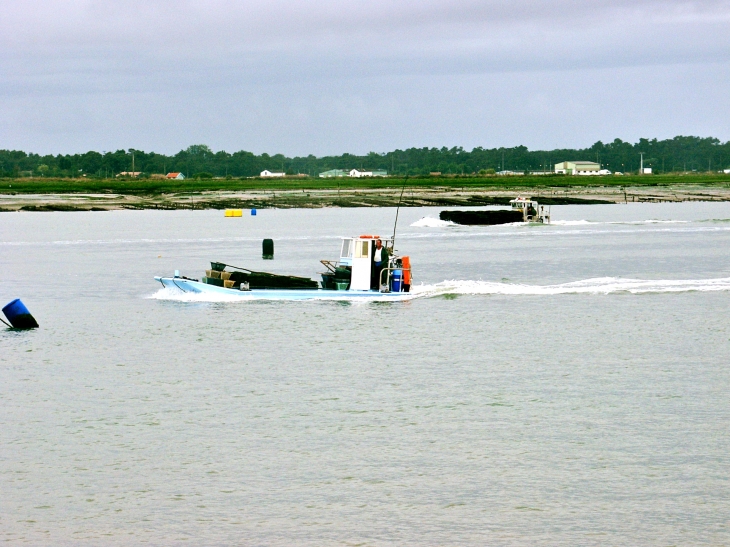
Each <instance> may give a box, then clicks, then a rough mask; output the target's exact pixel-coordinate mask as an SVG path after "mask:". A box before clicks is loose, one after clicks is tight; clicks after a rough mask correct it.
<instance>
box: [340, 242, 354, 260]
mask: <svg viewBox="0 0 730 547" xmlns="http://www.w3.org/2000/svg"><path fill="white" fill-rule="evenodd" d="M340 256H341V257H342V258H352V240H351V239H344V240H342V252H341V253H340Z"/></svg>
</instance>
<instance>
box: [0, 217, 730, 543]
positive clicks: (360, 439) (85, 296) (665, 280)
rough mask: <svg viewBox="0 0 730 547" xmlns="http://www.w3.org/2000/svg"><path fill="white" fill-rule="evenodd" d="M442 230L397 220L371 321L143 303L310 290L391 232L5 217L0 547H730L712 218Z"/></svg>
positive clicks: (383, 226)
mask: <svg viewBox="0 0 730 547" xmlns="http://www.w3.org/2000/svg"><path fill="white" fill-rule="evenodd" d="M438 212H439V210H438V209H432V208H430V209H429V208H425V209H415V208H413V209H412V208H404V209H401V211H400V220H399V224H398V228H397V232H396V237H397V239H396V247H397V249H398V250H399V251H400V252H401V254H408V255H410V256H411V262H412V265H413V273H414V280H413V293H412V295H411V297H410V298H409V300H407V301H403V302H373V303H361V302H352V303H350V302H332V301H308V302H271V301H246V302H241V301H234V302H227V301H222V302H221V301H207V299H206V298H194V299H190V298H188V297H186V296H185V295H181V294H179V293H176V292H174V291H166V290H163V289H162V288H161V287H160V285H159V284H157V283H156V282H155V281H154V279H153V277H154V276H155V275H170V274H172V272H173V271H174V270H176V269H178V270H180V272H181V274H182V275H187V276H189V277H200V276H202V275H203V270H205V269H206V268H209V264H208V263H209V262H210V261H211V260H215V261H220V262H224V263H226V264H232V265H236V266H242V267H246V268H250V269H254V270H263V271H272V272H277V273H290V274H294V275H304V276H312V277H315V276H316V273H317V272H319V271H323V270H324V267H323V266H322V265H320V264H319V260H320V259H330V260H336V259H337V258H338V252H339V248H340V239H339V238H340V237H342V236H353V235H358V234H361V233H369V234H373V233H377V234H380V235H391V234H392V232H393V221H394V218H395V210H394V209H327V210H322V209H320V210H259V212H258V215H257V216H255V217H251V216H244V217H243V218H225V217H224V215H223V212H222V211H165V212H162V211H159V212H158V211H114V212H91V213H4V214H2V215H0V266H1V268H0V296H1V297H2V302H1V303H0V304H3V305H4V304H5V303H6V302H9V301H10V300H12V299H14V298H21V299H22V300H23V302H24V303H25V304H26V305H27V306H28V308H29V309H30V311H31V312H32V313H33V314H34V316H35V317H36V318H37V319H38V321H39V323H40V325H41V328H40V329H38V330H36V331H29V332H19V331H10V330H5V331H0V540H1V541H3V542H5V543H6V544H9V545H16V544H17V545H22V544H26V545H136V544H146V545H180V544H189V545H287V546H288V545H305V546H310V545H311V546H321V545H399V546H400V545H419V546H420V545H535V544H550V545H553V544H569V545H697V544H711V545H719V544H727V543H728V542H730V531H729V530H728V524H727V523H728V521H730V480H729V475H730V472H729V471H728V469H730V456H729V454H730V433H728V423H730V397H729V396H728V393H729V392H730V366H728V363H730V204H727V203H682V204H624V205H606V206H598V205H595V206H564V207H557V206H555V207H552V217H553V219H554V221H553V224H552V225H549V226H542V225H529V226H528V225H504V226H492V227H484V226H481V227H478V226H475V227H468V226H454V225H449V224H444V223H441V222H439V221H438ZM263 238H273V239H274V241H275V245H276V249H275V251H276V255H275V259H274V260H271V261H268V260H267V261H264V260H262V258H261V241H262V239H263Z"/></svg>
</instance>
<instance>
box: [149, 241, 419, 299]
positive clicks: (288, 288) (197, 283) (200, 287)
mask: <svg viewBox="0 0 730 547" xmlns="http://www.w3.org/2000/svg"><path fill="white" fill-rule="evenodd" d="M378 241H380V242H381V249H382V250H380V252H378V250H379V249H378V247H377V242H378ZM394 245H395V239H394V238H381V237H380V236H377V235H360V236H357V237H346V238H342V246H341V248H340V257H339V260H335V261H333V260H320V262H321V263H322V265H323V266H324V267H325V268H326V271H325V272H322V273H321V274H320V275H321V278H322V279H321V281H319V282H317V281H315V280H313V279H309V278H306V277H298V276H292V275H279V274H272V273H268V272H258V271H254V270H249V269H247V268H243V267H239V266H231V265H229V264H224V263H222V262H211V268H210V270H206V271H205V276H203V277H202V278H201V279H193V278H190V277H185V276H181V275H180V272H179V271H175V275H174V276H172V277H155V279H156V280H157V281H159V282H160V283H161V284H162V286H163V287H165V288H169V289H176V290H179V291H182V292H184V293H193V294H204V293H208V294H218V295H228V296H235V297H240V298H243V299H265V300H312V299H335V300H353V299H356V300H360V299H362V300H367V299H377V300H389V299H395V300H397V299H402V298H404V297H405V296H406V293H408V292H409V291H410V287H411V281H412V275H411V263H410V257H408V256H399V255H397V254H396V253H395V251H394ZM383 251H385V252H386V253H387V257H388V258H387V261H386V260H383V261H381V263H380V265H378V263H377V262H376V257H377V256H378V255H382V254H383Z"/></svg>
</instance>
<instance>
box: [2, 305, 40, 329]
mask: <svg viewBox="0 0 730 547" xmlns="http://www.w3.org/2000/svg"><path fill="white" fill-rule="evenodd" d="M3 313H4V314H5V317H7V318H8V321H10V324H11V325H12V326H13V328H15V329H37V328H38V322H37V321H36V320H35V318H34V317H33V316H32V315H31V314H30V312H29V311H28V308H26V307H25V304H23V303H22V302H21V301H20V299H19V298H16V299H15V300H13V301H12V302H10V304H8V305H7V306H5V307H4V308H3Z"/></svg>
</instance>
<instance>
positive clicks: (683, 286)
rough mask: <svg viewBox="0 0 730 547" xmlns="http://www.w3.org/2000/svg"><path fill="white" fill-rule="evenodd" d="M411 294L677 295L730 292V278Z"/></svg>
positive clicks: (432, 289) (469, 287)
mask: <svg viewBox="0 0 730 547" xmlns="http://www.w3.org/2000/svg"><path fill="white" fill-rule="evenodd" d="M411 291H412V294H414V295H416V296H419V297H433V296H440V295H447V294H463V295H511V296H518V295H538V296H550V295H559V294H613V293H631V294H645V293H676V292H689V291H698V292H708V291H730V277H723V278H717V279H651V280H647V279H625V278H621V277H596V278H593V279H585V280H582V281H572V282H570V283H561V284H559V285H524V284H519V283H496V282H490V281H443V282H441V283H436V284H434V285H415V286H413V287H411Z"/></svg>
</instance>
